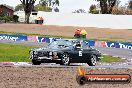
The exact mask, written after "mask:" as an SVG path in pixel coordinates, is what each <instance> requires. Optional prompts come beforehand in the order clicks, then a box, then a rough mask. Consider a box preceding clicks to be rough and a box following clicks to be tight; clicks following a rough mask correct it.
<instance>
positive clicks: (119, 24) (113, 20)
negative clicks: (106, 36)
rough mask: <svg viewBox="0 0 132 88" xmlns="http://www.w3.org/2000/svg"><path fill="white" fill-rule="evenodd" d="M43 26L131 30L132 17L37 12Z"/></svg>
mask: <svg viewBox="0 0 132 88" xmlns="http://www.w3.org/2000/svg"><path fill="white" fill-rule="evenodd" d="M37 16H42V17H43V18H44V19H45V22H44V24H45V25H60V26H80V27H98V28H114V29H132V15H109V14H88V13H84V14H82V13H81V14H79V13H49V12H41V11H39V12H38V15H37Z"/></svg>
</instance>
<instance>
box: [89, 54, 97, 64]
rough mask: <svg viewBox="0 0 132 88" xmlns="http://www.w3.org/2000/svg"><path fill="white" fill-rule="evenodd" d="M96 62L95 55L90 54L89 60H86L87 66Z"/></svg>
mask: <svg viewBox="0 0 132 88" xmlns="http://www.w3.org/2000/svg"><path fill="white" fill-rule="evenodd" d="M96 63H97V57H96V55H91V56H90V59H89V61H88V62H87V64H88V65H89V66H95V65H96Z"/></svg>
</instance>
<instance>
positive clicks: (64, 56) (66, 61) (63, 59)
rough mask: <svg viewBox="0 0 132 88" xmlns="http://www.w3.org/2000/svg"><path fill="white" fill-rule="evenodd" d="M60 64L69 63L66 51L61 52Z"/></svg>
mask: <svg viewBox="0 0 132 88" xmlns="http://www.w3.org/2000/svg"><path fill="white" fill-rule="evenodd" d="M60 64H61V65H69V64H70V57H69V55H68V54H67V53H63V54H62V57H61V63H60Z"/></svg>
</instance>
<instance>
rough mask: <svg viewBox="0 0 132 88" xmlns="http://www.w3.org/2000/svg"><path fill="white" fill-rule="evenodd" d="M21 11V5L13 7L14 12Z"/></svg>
mask: <svg viewBox="0 0 132 88" xmlns="http://www.w3.org/2000/svg"><path fill="white" fill-rule="evenodd" d="M22 10H24V8H23V5H22V4H18V5H17V6H16V7H15V11H22Z"/></svg>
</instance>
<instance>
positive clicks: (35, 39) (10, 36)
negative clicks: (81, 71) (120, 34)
mask: <svg viewBox="0 0 132 88" xmlns="http://www.w3.org/2000/svg"><path fill="white" fill-rule="evenodd" d="M57 39H63V38H51V37H44V36H25V35H13V34H0V40H7V41H29V42H38V43H43V42H45V43H51V42H52V41H55V40H57ZM84 41H86V42H87V43H88V44H89V45H90V46H95V47H103V48H105V47H110V48H123V49H132V43H127V42H107V41H94V40H84Z"/></svg>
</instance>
